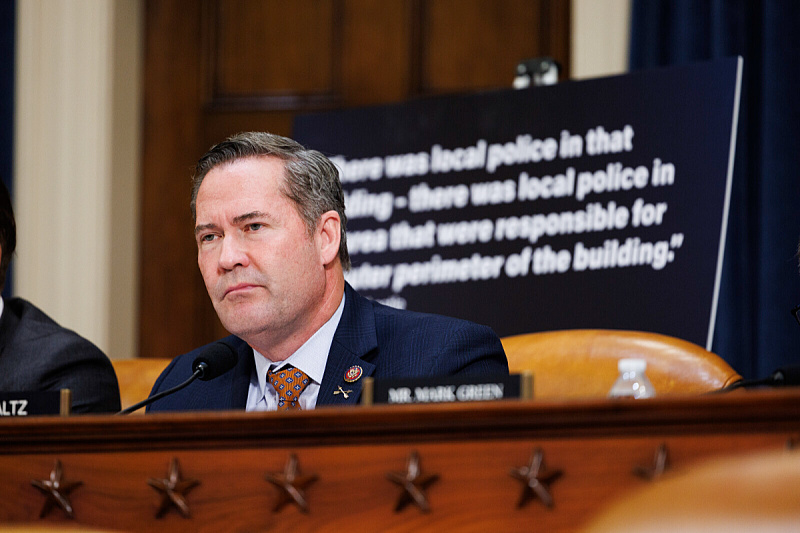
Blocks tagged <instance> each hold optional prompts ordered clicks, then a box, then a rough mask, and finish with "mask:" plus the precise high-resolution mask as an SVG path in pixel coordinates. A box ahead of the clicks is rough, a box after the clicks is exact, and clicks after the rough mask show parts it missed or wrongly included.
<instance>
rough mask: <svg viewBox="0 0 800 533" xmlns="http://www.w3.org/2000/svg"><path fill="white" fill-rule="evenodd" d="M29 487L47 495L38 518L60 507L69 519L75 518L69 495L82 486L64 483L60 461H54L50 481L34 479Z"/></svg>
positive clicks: (81, 483) (75, 483)
mask: <svg viewBox="0 0 800 533" xmlns="http://www.w3.org/2000/svg"><path fill="white" fill-rule="evenodd" d="M31 485H33V486H34V487H36V488H37V489H39V490H40V491H41V492H42V493H44V494H45V495H47V499H46V500H45V502H44V506H43V507H42V511H41V512H40V513H39V518H44V517H45V516H47V514H48V513H49V512H50V511H51V510H52V509H53V507H55V506H58V507H60V508H61V510H63V511H64V512H65V513H66V515H67V516H68V517H69V518H75V512H74V510H73V509H72V503H70V501H69V493H70V492H72V491H73V490H75V489H76V488H78V487H80V486H81V485H83V481H70V482H66V481H64V468H63V467H62V466H61V461H59V460H56V464H55V466H53V470H51V471H50V479H42V480H38V479H34V480H31Z"/></svg>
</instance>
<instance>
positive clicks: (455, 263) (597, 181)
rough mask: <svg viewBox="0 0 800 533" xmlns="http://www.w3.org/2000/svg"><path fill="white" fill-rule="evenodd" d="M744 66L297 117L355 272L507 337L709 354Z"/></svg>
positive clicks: (373, 293) (395, 300) (424, 306)
mask: <svg viewBox="0 0 800 533" xmlns="http://www.w3.org/2000/svg"><path fill="white" fill-rule="evenodd" d="M740 70H741V60H739V59H737V58H731V59H726V60H722V61H716V62H713V63H705V64H697V65H692V66H685V67H674V68H668V69H658V70H652V71H643V72H636V73H632V74H629V75H625V76H616V77H610V78H603V79H596V80H587V81H579V82H566V83H562V84H559V85H555V86H548V87H535V88H531V89H525V90H507V91H497V92H487V93H479V94H469V95H457V96H446V97H435V98H429V99H423V100H418V101H412V102H408V103H403V104H398V105H388V106H381V107H371V108H361V109H353V110H346V111H337V112H329V113H320V114H314V115H308V116H302V117H298V119H297V120H296V122H295V132H294V137H295V139H297V140H298V141H299V142H301V143H303V144H305V145H306V146H308V147H310V148H315V149H317V150H320V151H322V152H323V153H326V154H327V155H329V156H330V157H332V158H333V160H334V162H335V163H336V164H337V165H338V166H339V168H340V170H341V177H342V182H343V185H344V188H345V191H346V213H347V217H348V224H347V240H348V245H349V250H350V254H351V256H352V259H353V268H352V269H351V271H350V272H349V273H347V274H346V278H347V280H348V281H349V282H350V283H351V284H352V285H353V286H354V287H355V288H356V289H357V290H358V291H359V292H361V293H362V294H364V295H366V296H369V297H371V298H374V299H377V300H380V301H383V302H384V303H387V304H389V305H393V306H395V307H401V308H407V309H412V310H417V311H425V312H432V313H440V314H445V315H451V316H458V317H462V318H466V319H469V320H472V321H475V322H478V323H482V324H487V325H489V326H491V327H493V328H494V330H495V331H496V332H497V333H498V335H500V336H507V335H513V334H518V333H527V332H534V331H546V330H558V329H570V328H609V329H633V330H643V331H654V332H658V333H664V334H667V335H673V336H675V337H679V338H683V339H686V340H689V341H692V342H695V343H697V344H699V345H701V346H708V345H709V344H710V339H711V335H712V332H713V317H714V313H715V307H716V297H717V291H718V284H719V275H720V269H721V265H722V250H723V248H724V233H725V224H726V220H727V218H726V217H727V200H728V195H729V191H730V180H731V175H732V161H733V154H732V150H733V146H734V144H735V133H736V131H735V125H736V115H737V112H738V98H739V86H740V85H739V79H740Z"/></svg>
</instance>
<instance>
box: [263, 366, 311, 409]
mask: <svg viewBox="0 0 800 533" xmlns="http://www.w3.org/2000/svg"><path fill="white" fill-rule="evenodd" d="M267 381H269V382H270V384H271V385H272V386H273V387H274V388H275V392H277V393H278V411H288V410H290V409H300V404H299V403H298V400H299V399H300V395H301V394H302V393H303V391H304V390H305V388H306V387H307V386H308V384H309V383H310V382H311V381H310V380H309V379H308V376H307V375H306V374H305V372H303V371H302V370H300V369H298V368H295V367H293V366H291V365H287V366H285V367H283V368H282V369H280V370H277V371H270V372H268V373H267Z"/></svg>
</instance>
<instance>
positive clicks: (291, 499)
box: [265, 454, 318, 513]
mask: <svg viewBox="0 0 800 533" xmlns="http://www.w3.org/2000/svg"><path fill="white" fill-rule="evenodd" d="M265 477H266V479H267V481H269V482H270V483H272V484H273V485H275V487H277V489H278V501H277V502H275V507H273V509H272V512H273V513H276V512H278V511H280V510H281V509H282V508H283V507H284V506H285V505H286V504H287V503H293V504H295V505H296V506H297V507H298V508H299V509H300V511H302V512H303V513H308V501H307V500H306V495H305V490H306V488H307V487H308V486H309V485H311V484H312V483H314V482H315V481H316V480H317V479H318V476H317V475H316V474H312V475H310V476H304V475H301V474H300V468H299V466H298V461H297V456H296V455H295V454H290V455H289V459H287V461H286V465H285V466H284V467H283V472H279V473H277V474H274V473H269V474H266V476H265Z"/></svg>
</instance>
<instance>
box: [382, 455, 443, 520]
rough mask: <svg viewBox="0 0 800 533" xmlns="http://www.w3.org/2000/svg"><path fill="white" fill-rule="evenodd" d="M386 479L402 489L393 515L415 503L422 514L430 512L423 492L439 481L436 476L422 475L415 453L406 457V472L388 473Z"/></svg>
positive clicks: (417, 456)
mask: <svg viewBox="0 0 800 533" xmlns="http://www.w3.org/2000/svg"><path fill="white" fill-rule="evenodd" d="M386 478H387V479H388V480H389V481H391V482H392V483H395V484H396V485H399V486H401V487H402V488H403V492H402V493H401V494H400V498H399V499H398V500H397V505H396V506H395V508H394V512H395V513H399V512H400V511H402V510H403V508H404V507H406V506H407V505H408V504H409V503H412V502H413V503H415V504H416V505H417V507H419V508H420V510H422V512H423V513H427V512H429V511H430V510H431V508H430V504H428V498H427V497H426V496H425V490H426V489H427V488H428V487H429V486H430V485H432V484H433V483H435V482H436V481H437V480H438V479H439V475H438V474H431V475H422V469H421V468H420V464H419V454H418V453H417V452H416V451H413V452H411V454H410V455H409V456H408V462H407V464H406V471H405V472H403V473H399V472H389V473H387V474H386Z"/></svg>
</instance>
